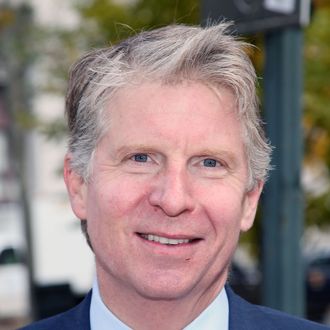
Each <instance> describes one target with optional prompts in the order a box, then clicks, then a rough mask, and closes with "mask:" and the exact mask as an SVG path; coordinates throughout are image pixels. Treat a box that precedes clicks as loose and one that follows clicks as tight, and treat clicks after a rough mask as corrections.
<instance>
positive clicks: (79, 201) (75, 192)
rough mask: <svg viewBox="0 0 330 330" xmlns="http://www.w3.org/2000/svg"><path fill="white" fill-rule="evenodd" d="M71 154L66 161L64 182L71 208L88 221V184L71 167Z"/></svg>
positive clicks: (66, 157)
mask: <svg viewBox="0 0 330 330" xmlns="http://www.w3.org/2000/svg"><path fill="white" fill-rule="evenodd" d="M71 157H72V156H71V154H67V155H66V156H65V159H64V170H63V176H64V182H65V185H66V188H67V191H68V194H69V198H70V203H71V208H72V210H73V212H74V214H75V215H76V216H77V217H78V218H79V219H86V184H85V181H84V179H83V178H82V177H81V176H80V175H79V174H78V173H76V172H75V171H74V170H73V169H72V167H71Z"/></svg>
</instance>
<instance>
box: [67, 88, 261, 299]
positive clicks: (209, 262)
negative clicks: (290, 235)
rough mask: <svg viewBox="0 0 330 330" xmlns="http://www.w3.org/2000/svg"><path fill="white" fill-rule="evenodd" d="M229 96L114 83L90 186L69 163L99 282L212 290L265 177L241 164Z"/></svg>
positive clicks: (173, 295) (128, 289) (143, 290)
mask: <svg viewBox="0 0 330 330" xmlns="http://www.w3.org/2000/svg"><path fill="white" fill-rule="evenodd" d="M234 106H235V105H234V98H233V95H232V94H231V93H230V92H229V91H228V90H226V89H221V90H220V91H218V92H217V93H215V92H214V91H213V90H212V89H210V88H208V87H207V86H205V85H203V84H200V83H181V84H178V85H174V86H167V85H160V84H156V83H155V84H144V85H142V86H139V87H134V88H126V89H122V90H120V91H119V92H118V93H117V94H116V96H115V97H114V99H113V100H112V101H111V106H109V108H108V109H107V111H108V114H109V116H108V117H109V121H108V129H107V133H106V135H105V136H104V137H103V139H102V140H101V141H100V143H99V144H98V147H97V149H96V151H95V155H94V159H93V163H92V174H91V178H90V180H89V182H88V183H86V184H84V183H83V182H82V181H80V180H77V178H76V176H75V174H74V173H73V172H72V171H71V170H70V169H68V162H67V165H66V182H67V185H68V188H69V192H70V194H71V201H72V206H73V209H74V211H75V213H76V215H77V216H78V217H79V218H81V219H87V223H88V232H89V235H90V239H91V242H92V246H93V249H94V252H95V255H96V264H97V273H98V278H99V281H100V282H101V287H106V286H109V287H117V288H120V290H121V292H122V293H123V294H125V293H127V294H131V295H132V296H134V295H138V296H143V297H145V298H152V299H180V298H184V297H199V296H201V295H203V294H208V293H209V294H211V295H212V293H215V294H216V293H217V292H218V291H219V289H220V288H221V287H222V286H223V285H224V283H225V281H226V277H227V268H228V264H229V262H230V259H231V257H232V254H233V251H234V249H235V247H236V244H237V241H238V238H239V233H240V231H241V230H243V231H245V230H248V229H249V228H250V226H251V225H252V223H253V219H254V215H255V210H256V205H257V202H258V199H259V195H260V190H261V184H260V185H259V186H258V187H256V188H255V189H254V190H252V191H249V192H247V191H246V187H247V183H248V170H247V162H246V157H245V153H244V145H243V141H242V133H241V127H240V124H239V122H238V119H237V117H236V115H235V112H234Z"/></svg>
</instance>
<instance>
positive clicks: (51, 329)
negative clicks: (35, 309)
mask: <svg viewBox="0 0 330 330" xmlns="http://www.w3.org/2000/svg"><path fill="white" fill-rule="evenodd" d="M90 300H91V292H90V293H88V294H87V296H86V297H85V298H84V300H83V301H82V302H81V303H80V304H78V305H77V306H75V307H73V308H72V309H70V310H68V311H66V312H64V313H61V314H57V315H55V316H52V317H49V318H46V319H43V320H40V321H37V322H34V323H32V324H29V325H27V326H24V327H23V328H20V329H18V330H58V329H61V330H75V329H77V330H78V329H79V330H90V322H89V307H90Z"/></svg>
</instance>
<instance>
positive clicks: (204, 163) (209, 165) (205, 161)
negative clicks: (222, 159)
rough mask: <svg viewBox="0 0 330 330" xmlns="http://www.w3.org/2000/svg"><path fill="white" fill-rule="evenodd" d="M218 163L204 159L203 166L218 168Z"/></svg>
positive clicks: (210, 159)
mask: <svg viewBox="0 0 330 330" xmlns="http://www.w3.org/2000/svg"><path fill="white" fill-rule="evenodd" d="M218 163H219V162H218V161H216V160H215V159H212V158H206V159H203V166H205V167H216V166H217V165H218Z"/></svg>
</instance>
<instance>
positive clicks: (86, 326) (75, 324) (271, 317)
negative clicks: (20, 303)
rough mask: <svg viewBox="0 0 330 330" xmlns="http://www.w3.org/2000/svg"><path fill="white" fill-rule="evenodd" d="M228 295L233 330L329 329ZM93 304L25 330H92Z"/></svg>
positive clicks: (30, 326)
mask: <svg viewBox="0 0 330 330" xmlns="http://www.w3.org/2000/svg"><path fill="white" fill-rule="evenodd" d="M226 292H227V295H228V301H229V330H322V329H323V330H325V329H329V328H328V327H326V326H323V325H321V324H318V323H314V322H309V321H306V320H303V319H299V318H296V317H294V316H291V315H288V314H285V313H282V312H279V311H276V310H274V309H270V308H266V307H262V306H257V305H252V304H250V303H248V302H247V301H245V300H244V299H242V298H240V297H239V296H237V295H236V294H235V293H234V292H233V291H232V290H231V289H230V288H229V287H226ZM90 302H91V292H90V293H89V294H88V295H87V296H86V297H85V299H84V300H83V301H82V302H81V303H80V304H79V305H78V306H76V307H75V308H73V309H71V310H69V311H67V312H65V313H62V314H59V315H56V316H53V317H51V318H48V319H45V320H42V321H39V322H36V323H33V324H31V325H28V326H27V327H24V328H21V330H23V329H24V330H90V321H89V307H90ZM109 330H112V329H109ZM113 330H115V329H113ZM219 330H221V329H219Z"/></svg>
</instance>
